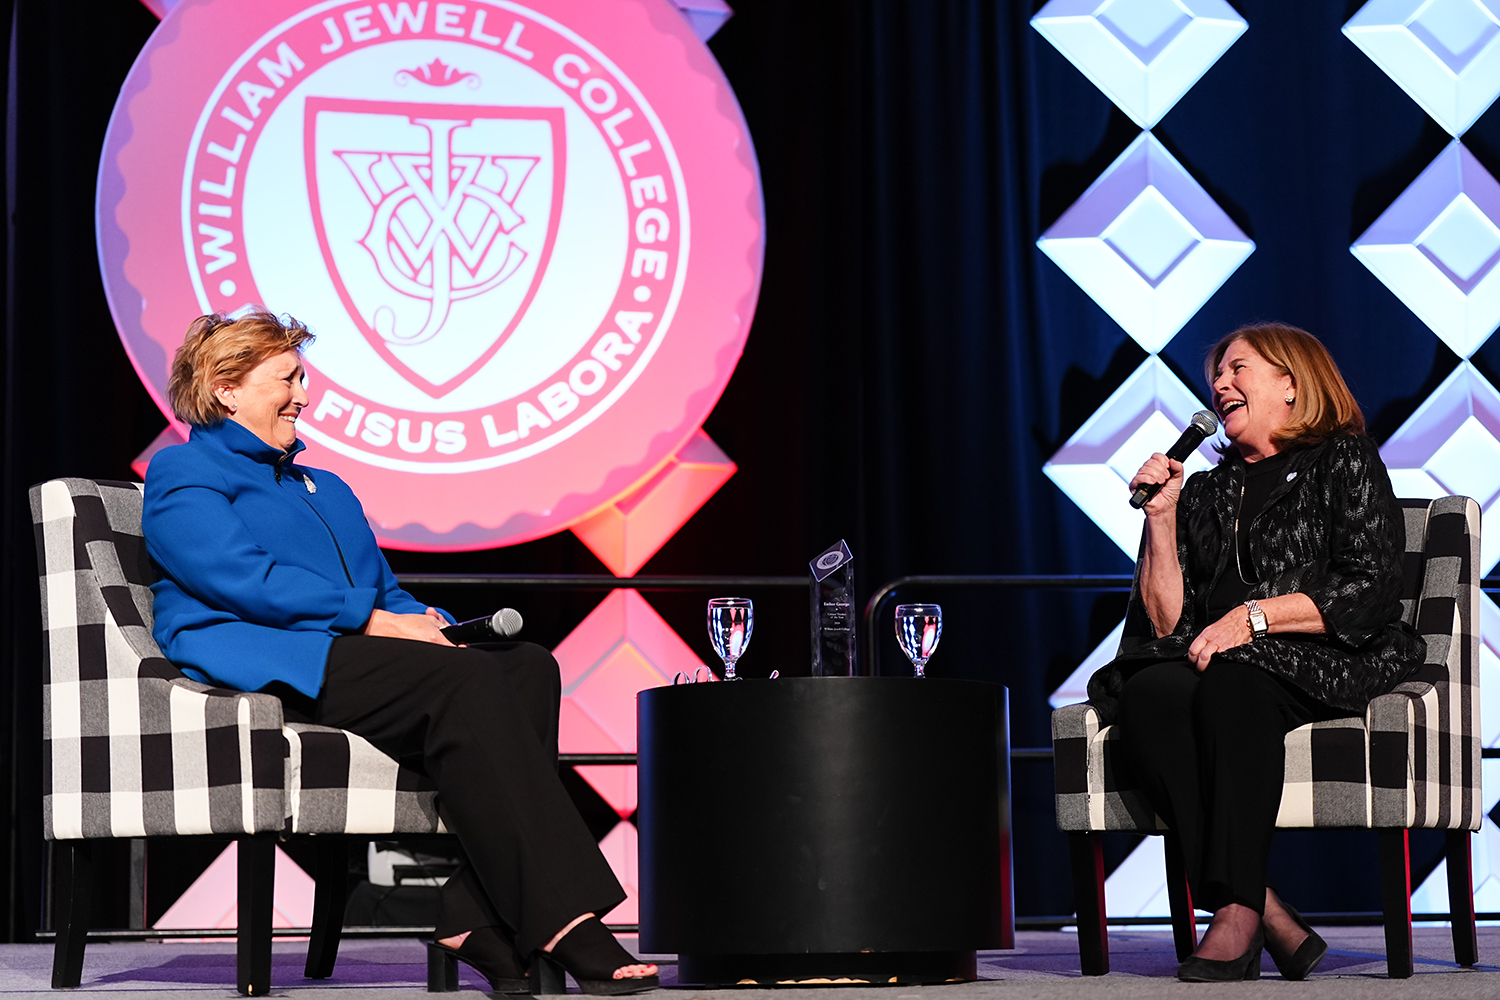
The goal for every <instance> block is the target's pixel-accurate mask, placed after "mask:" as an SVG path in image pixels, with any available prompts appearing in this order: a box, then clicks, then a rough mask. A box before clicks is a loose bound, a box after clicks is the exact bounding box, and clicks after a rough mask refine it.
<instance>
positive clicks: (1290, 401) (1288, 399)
mask: <svg viewBox="0 0 1500 1000" xmlns="http://www.w3.org/2000/svg"><path fill="white" fill-rule="evenodd" d="M1296 401H1297V397H1296V396H1288V397H1286V405H1287V406H1291V405H1292V404H1293V403H1295V402H1296Z"/></svg>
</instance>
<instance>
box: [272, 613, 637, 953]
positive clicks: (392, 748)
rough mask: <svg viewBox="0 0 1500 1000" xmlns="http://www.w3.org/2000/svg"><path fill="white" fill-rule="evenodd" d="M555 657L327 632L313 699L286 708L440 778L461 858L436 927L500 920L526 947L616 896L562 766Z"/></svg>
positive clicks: (609, 904)
mask: <svg viewBox="0 0 1500 1000" xmlns="http://www.w3.org/2000/svg"><path fill="white" fill-rule="evenodd" d="M560 697H561V682H560V680H559V678H558V669H557V661H556V660H554V659H553V658H552V654H551V653H549V652H547V650H545V649H543V648H542V647H541V646H537V645H533V644H531V643H519V642H518V643H499V644H495V645H493V646H489V647H486V648H484V649H477V648H467V649H464V648H453V647H448V646H438V645H435V644H433V643H426V642H417V641H414V640H411V639H392V638H385V637H378V636H364V635H352V636H343V637H341V638H338V639H335V640H334V642H333V647H332V648H331V649H330V650H329V653H328V664H327V668H326V670H325V673H324V678H323V689H322V691H321V692H320V693H319V695H318V698H317V700H316V701H308V700H306V699H303V700H302V702H301V703H300V704H299V703H297V702H296V701H295V700H288V699H286V698H283V702H284V703H286V704H287V710H288V712H287V714H288V715H289V716H290V717H296V716H303V717H305V718H307V720H308V721H311V722H315V723H317V724H319V725H325V726H337V727H338V728H340V729H347V730H349V731H350V732H353V733H358V734H359V735H360V736H363V737H364V738H365V739H367V740H369V741H370V742H371V743H372V744H374V745H375V746H376V747H377V748H378V749H379V750H381V751H382V752H384V753H386V754H388V755H390V756H391V757H394V758H396V759H397V760H399V761H401V762H402V763H404V764H408V765H411V766H415V767H417V768H418V769H420V770H422V771H424V772H425V773H426V774H427V775H428V776H429V777H431V778H432V779H433V781H435V782H436V783H437V786H438V810H439V813H440V815H441V816H442V817H443V822H444V823H445V824H446V825H447V826H448V828H449V829H450V830H452V831H453V832H454V833H455V834H457V836H458V840H459V843H460V844H461V845H462V846H463V849H464V853H465V855H466V856H467V861H466V863H465V865H464V866H463V867H461V868H460V870H459V871H458V872H457V873H456V874H455V875H454V876H453V877H451V878H450V879H449V880H448V882H447V884H446V885H445V886H444V889H443V893H442V900H443V914H442V917H441V919H440V921H439V925H438V937H446V936H450V935H453V934H457V933H460V932H462V931H466V930H474V929H476V928H479V927H487V926H495V927H498V928H500V929H501V931H502V933H504V934H505V936H506V937H507V938H510V939H512V940H513V941H514V944H515V946H516V949H517V950H518V951H519V952H520V953H521V954H522V955H528V954H530V953H531V952H532V951H534V950H536V949H538V948H540V947H541V946H542V945H544V944H546V943H547V942H548V941H549V940H551V938H552V937H553V935H555V934H556V933H557V932H558V931H560V930H562V929H563V927H564V925H566V924H567V923H568V921H570V920H572V919H573V918H574V917H577V916H579V915H580V914H583V913H597V914H599V915H600V916H603V915H604V914H605V913H606V912H608V911H609V910H611V909H613V908H614V907H615V906H616V905H618V904H619V903H620V902H621V901H622V900H624V898H625V892H624V890H623V889H621V888H620V883H619V881H618V880H617V879H616V878H615V876H614V873H613V872H612V871H611V870H610V867H609V863H608V862H607V861H605V860H604V856H603V855H602V854H600V853H599V847H598V845H597V844H596V843H595V842H594V838H593V836H591V835H590V833H589V831H588V827H587V826H585V825H584V822H583V819H582V817H580V816H579V815H578V810H577V809H576V808H575V807H574V805H573V802H572V800H571V799H570V798H569V797H568V793H567V791H566V790H564V788H563V786H562V782H561V781H559V780H558V777H557V709H558V701H559V698H560Z"/></svg>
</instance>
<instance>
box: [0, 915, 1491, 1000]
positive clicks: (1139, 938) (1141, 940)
mask: <svg viewBox="0 0 1500 1000" xmlns="http://www.w3.org/2000/svg"><path fill="white" fill-rule="evenodd" d="M1322 933H1323V935H1324V936H1325V937H1326V938H1328V941H1329V944H1330V946H1331V951H1330V953H1329V956H1328V958H1326V959H1325V960H1324V961H1323V965H1322V967H1321V968H1320V969H1319V971H1318V974H1317V975H1315V976H1314V977H1313V978H1312V979H1311V980H1310V981H1308V982H1306V983H1302V984H1296V985H1290V984H1286V983H1283V982H1282V981H1281V979H1280V977H1278V976H1277V974H1276V967H1275V966H1274V965H1273V964H1272V963H1271V960H1270V958H1269V957H1267V958H1266V959H1265V963H1264V968H1265V977H1266V978H1264V979H1262V980H1261V981H1260V982H1259V983H1234V984H1229V985H1226V986H1204V985H1193V984H1187V983H1179V982H1177V981H1176V980H1175V979H1174V978H1172V974H1173V972H1174V970H1175V969H1176V967H1177V961H1176V957H1175V956H1174V954H1173V952H1172V941H1171V937H1170V936H1169V935H1167V934H1155V933H1135V932H1122V933H1118V934H1112V935H1110V961H1111V966H1112V968H1113V969H1114V971H1113V972H1112V973H1111V974H1110V975H1108V976H1104V977H1100V978H1092V979H1084V978H1082V977H1080V976H1079V975H1078V948H1077V939H1076V938H1075V937H1074V936H1073V935H1072V934H1067V933H1061V932H1050V931H1028V932H1023V933H1021V934H1020V935H1018V938H1019V940H1018V942H1017V945H1018V947H1017V948H1016V950H1015V951H992V952H982V953H981V954H980V963H979V974H980V976H981V977H982V979H981V981H979V982H975V983H958V984H954V985H951V986H932V987H902V986H889V987H843V988H841V989H839V990H838V993H837V996H838V997H840V998H850V1000H853V998H855V997H864V996H867V995H868V996H869V997H871V998H878V1000H903V998H910V997H915V996H917V995H919V994H924V995H933V994H941V995H942V996H944V997H948V998H951V1000H989V998H996V1000H1021V998H1030V997H1037V998H1049V1000H1050V998H1054V997H1055V998H1059V1000H1060V998H1063V997H1068V998H1072V997H1099V998H1105V997H1108V998H1112V1000H1113V998H1133V997H1141V998H1146V997H1158V996H1163V995H1167V994H1171V995H1182V996H1194V997H1218V996H1227V995H1228V991H1232V992H1233V995H1234V996H1236V997H1246V996H1250V995H1271V996H1277V997H1288V998H1290V997H1296V998H1298V1000H1301V998H1324V997H1327V998H1354V997H1419V996H1420V997H1422V998H1423V1000H1446V998H1450V997H1452V998H1464V1000H1468V998H1475V1000H1478V998H1486V1000H1490V998H1495V997H1500V928H1488V927H1486V928H1481V929H1480V932H1479V935H1480V936H1479V955H1480V959H1481V960H1482V962H1483V963H1484V964H1482V965H1480V966H1479V967H1477V968H1475V969H1460V968H1458V967H1457V966H1455V965H1454V964H1453V949H1452V939H1451V938H1450V937H1449V935H1448V931H1447V929H1446V928H1418V929H1417V930H1416V931H1415V944H1416V953H1417V974H1416V976H1415V977H1413V978H1411V979H1408V980H1405V981H1392V980H1389V979H1387V978H1385V952H1384V940H1383V937H1382V934H1381V930H1380V928H1378V927H1343V928H1333V929H1325V930H1323V931H1322ZM622 940H623V941H624V943H625V945H626V946H627V947H630V948H631V949H632V950H634V945H635V941H634V940H633V939H631V938H624V939H622ZM305 948H306V946H305V945H302V944H297V943H294V942H289V943H286V944H277V945H275V960H274V961H275V966H274V968H275V971H274V973H273V978H272V992H271V995H272V996H281V997H288V998H294V1000H328V998H340V1000H344V998H349V997H353V996H370V997H376V998H378V1000H407V998H410V1000H416V998H418V997H426V996H429V994H428V993H427V992H426V990H425V988H424V987H425V983H426V966H425V964H424V961H425V960H424V952H423V949H422V946H421V944H420V943H418V942H415V941H410V940H397V941H347V942H345V943H344V945H343V947H342V949H341V950H340V953H339V963H338V969H337V971H336V972H335V974H334V975H335V978H333V979H330V980H326V981H324V982H315V981H313V980H308V979H303V978H302V962H303V958H304V956H305V954H306V952H305ZM670 957H671V956H663V958H670ZM51 968H52V948H51V946H50V945H0V997H4V998H6V1000H9V998H11V997H32V996H35V997H56V996H59V995H66V996H68V997H93V996H118V995H120V994H122V993H134V994H137V995H140V994H145V995H148V996H153V997H156V996H160V997H202V996H205V995H207V996H225V997H227V996H232V995H234V987H233V983H234V946H233V944H232V943H225V944H180V943H173V944H91V945H89V949H88V956H87V958H86V960H85V963H84V970H83V985H82V986H81V987H80V988H79V989H77V990H73V991H69V992H68V993H66V994H59V993H54V992H53V991H51V990H49V989H48V988H47V983H48V979H49V977H50V976H51ZM675 973H676V966H675V965H674V964H671V963H669V962H665V961H664V962H663V965H662V984H663V986H664V987H665V988H666V989H667V990H669V991H671V992H673V993H676V994H677V995H679V996H682V997H684V998H687V997H692V998H698V997H709V996H710V995H714V996H718V997H726V998H727V997H736V998H742V997H745V996H747V995H748V994H751V993H757V992H768V993H769V992H774V993H776V994H777V996H778V997H786V998H788V1000H790V998H792V997H798V996H803V995H806V996H809V997H812V996H817V997H821V998H827V997H828V996H829V995H830V994H829V991H828V989H827V988H820V989H798V988H793V987H780V988H777V989H775V990H774V991H773V990H764V991H762V990H754V989H751V988H748V987H746V988H741V989H735V990H720V991H712V990H702V989H697V988H693V987H686V986H684V987H679V986H677V984H676V975H675ZM461 974H462V976H463V982H464V991H465V992H466V993H468V994H469V995H470V996H473V995H474V992H473V991H476V990H478V989H479V988H480V987H481V984H482V983H483V980H481V979H479V978H478V977H477V976H475V975H474V974H473V973H472V972H471V971H469V970H468V968H467V967H462V973H461Z"/></svg>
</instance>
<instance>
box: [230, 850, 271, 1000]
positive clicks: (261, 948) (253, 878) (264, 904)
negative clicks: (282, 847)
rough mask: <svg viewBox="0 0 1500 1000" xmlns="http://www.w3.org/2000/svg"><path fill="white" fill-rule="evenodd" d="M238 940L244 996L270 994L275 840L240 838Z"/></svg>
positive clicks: (240, 976) (237, 959) (237, 958)
mask: <svg viewBox="0 0 1500 1000" xmlns="http://www.w3.org/2000/svg"><path fill="white" fill-rule="evenodd" d="M239 879H240V884H239V903H240V915H239V930H238V933H237V935H236V936H237V937H238V939H239V948H238V954H237V956H236V962H235V964H236V967H237V970H236V971H237V973H238V979H239V984H238V985H239V990H240V992H241V993H243V994H244V995H245V996H251V997H259V996H265V995H266V994H267V993H269V992H270V991H271V903H272V900H273V899H274V898H275V893H276V837H275V835H274V834H269V833H256V834H245V835H243V836H241V837H240V838H239Z"/></svg>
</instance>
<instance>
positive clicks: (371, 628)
mask: <svg viewBox="0 0 1500 1000" xmlns="http://www.w3.org/2000/svg"><path fill="white" fill-rule="evenodd" d="M447 624H448V620H447V619H446V618H444V617H443V616H442V614H441V613H440V612H439V611H438V609H437V608H428V609H427V611H426V612H425V613H423V614H420V615H395V614H391V612H389V611H381V610H380V609H378V608H377V609H376V610H375V611H373V612H371V614H370V620H369V621H367V622H365V628H364V634H365V635H382V636H385V637H387V638H390V639H415V640H416V641H418V642H431V643H435V644H437V645H439V646H451V645H453V643H451V642H449V641H448V637H447V636H445V635H443V628H444V626H446V625H447Z"/></svg>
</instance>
